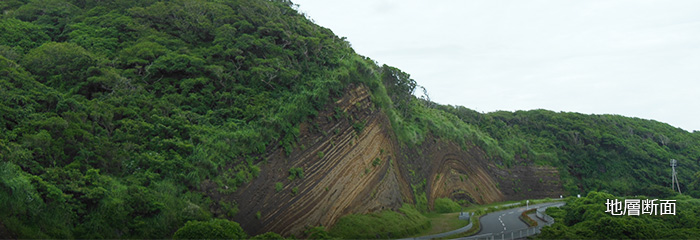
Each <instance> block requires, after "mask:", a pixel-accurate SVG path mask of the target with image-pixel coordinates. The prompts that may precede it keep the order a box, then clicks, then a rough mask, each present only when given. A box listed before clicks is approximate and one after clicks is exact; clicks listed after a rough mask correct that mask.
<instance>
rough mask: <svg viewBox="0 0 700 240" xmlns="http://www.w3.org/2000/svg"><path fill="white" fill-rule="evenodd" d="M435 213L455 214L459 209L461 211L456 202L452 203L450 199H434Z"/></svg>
mask: <svg viewBox="0 0 700 240" xmlns="http://www.w3.org/2000/svg"><path fill="white" fill-rule="evenodd" d="M433 209H434V210H435V212H438V213H451V212H457V211H459V210H460V209H462V206H459V204H457V203H456V202H454V201H452V199H449V198H438V199H435V204H434V208H433Z"/></svg>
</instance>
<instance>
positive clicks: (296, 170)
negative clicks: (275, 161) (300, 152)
mask: <svg viewBox="0 0 700 240" xmlns="http://www.w3.org/2000/svg"><path fill="white" fill-rule="evenodd" d="M297 178H299V179H304V169H303V168H300V167H293V168H290V169H289V177H288V179H289V180H294V179H297Z"/></svg>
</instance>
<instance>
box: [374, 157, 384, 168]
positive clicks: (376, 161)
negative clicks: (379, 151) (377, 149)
mask: <svg viewBox="0 0 700 240" xmlns="http://www.w3.org/2000/svg"><path fill="white" fill-rule="evenodd" d="M380 163H382V160H381V159H379V158H375V159H374V161H372V166H373V167H376V166H379V164H380Z"/></svg>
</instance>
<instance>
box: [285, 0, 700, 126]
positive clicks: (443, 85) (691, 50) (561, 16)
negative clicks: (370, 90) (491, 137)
mask: <svg viewBox="0 0 700 240" xmlns="http://www.w3.org/2000/svg"><path fill="white" fill-rule="evenodd" d="M294 2H295V3H296V4H299V10H300V11H301V12H305V13H306V14H307V15H308V16H309V17H310V18H311V19H313V20H315V22H316V23H317V24H319V25H321V26H324V27H327V28H330V29H331V30H333V32H334V33H335V34H336V35H338V36H341V37H347V38H348V41H349V42H350V43H351V44H352V46H353V48H354V49H355V51H356V52H357V53H359V54H361V55H364V56H367V57H370V58H372V59H374V60H376V61H378V62H379V63H380V64H387V65H390V66H395V67H397V68H399V69H401V70H403V71H404V72H407V73H409V74H411V77H412V78H413V79H415V80H416V81H417V82H418V84H419V85H422V86H425V87H426V88H427V89H428V93H429V95H430V97H431V99H432V100H433V101H435V102H438V103H441V104H451V105H462V106H465V107H467V108H471V109H474V110H477V111H479V112H492V111H497V110H508V111H515V110H531V109H548V110H553V111H565V112H580V113H587V114H590V113H595V114H619V115H623V116H630V117H639V118H645V119H654V120H658V121H661V122H666V123H669V124H671V125H673V126H676V127H680V128H683V129H685V130H688V131H693V130H700V79H699V78H700V1H681V0H674V1H643V0H629V1H615V0H600V1H591V0H587V1H561V0H548V1H520V0H519V1H515V0H514V1H497V0H483V1H464V0H452V1H448V0H439V1H414V0H355V1H347V0H342V1H341V0H295V1H294Z"/></svg>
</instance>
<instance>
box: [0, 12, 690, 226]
mask: <svg viewBox="0 0 700 240" xmlns="http://www.w3.org/2000/svg"><path fill="white" fill-rule="evenodd" d="M0 11H1V12H2V17H1V18H0V234H7V235H8V237H22V238H169V237H172V236H173V235H174V234H175V233H176V232H177V231H178V229H181V228H182V229H181V230H182V231H181V233H180V234H181V235H178V236H190V235H182V234H185V233H186V232H187V231H188V229H189V231H190V232H197V231H208V232H213V231H214V230H211V229H220V228H222V226H234V225H235V226H237V224H235V223H229V222H225V221H223V220H214V219H221V218H230V217H231V216H233V215H235V214H236V212H237V211H238V208H237V206H236V205H235V203H230V202H216V201H212V200H211V198H209V197H208V196H206V195H205V194H204V193H202V191H200V190H201V188H202V183H203V182H205V181H206V182H210V183H213V184H214V185H215V186H216V187H217V188H218V189H217V191H218V192H220V193H222V194H228V193H232V192H235V191H236V190H237V188H238V187H240V186H241V185H243V184H246V183H248V182H249V181H251V180H252V179H253V178H255V177H257V176H258V174H259V173H260V171H262V170H261V169H262V167H261V166H262V164H264V162H265V161H266V160H267V159H264V158H263V157H262V156H263V155H264V153H266V152H269V151H270V150H272V149H278V148H279V149H284V151H285V152H286V153H288V154H289V153H291V152H292V151H293V150H294V149H295V148H296V142H297V138H298V137H299V136H298V135H299V131H300V130H299V124H300V123H302V122H305V121H308V120H309V119H313V118H314V117H315V116H316V115H317V114H318V112H319V111H320V110H321V109H323V108H324V106H326V105H327V104H328V103H331V102H332V101H331V100H332V99H334V98H335V97H338V96H340V94H342V92H343V90H344V88H345V87H346V86H348V85H349V84H364V85H366V86H367V87H369V88H370V89H371V91H372V100H373V101H374V104H375V105H376V106H377V107H379V108H381V109H382V110H383V111H384V112H385V113H386V114H387V115H388V116H389V119H390V121H391V125H392V128H393V129H394V131H395V133H396V136H397V138H398V139H399V141H400V142H401V144H402V145H403V146H404V147H411V146H417V145H420V144H422V142H423V141H424V140H425V139H426V138H428V137H429V136H433V137H439V138H444V139H448V140H452V141H455V142H457V143H459V144H460V145H462V146H464V147H467V146H469V145H471V144H476V145H477V146H479V147H481V148H482V149H484V150H485V151H486V152H487V153H488V154H489V155H490V156H491V158H492V159H493V160H494V161H497V162H498V163H499V165H500V166H502V167H509V166H512V164H514V162H515V161H514V160H515V159H520V158H522V159H528V160H532V161H535V162H536V163H539V164H547V165H554V166H557V167H559V169H560V170H561V172H562V174H563V180H564V181H565V186H566V187H567V189H568V190H570V191H571V192H572V193H574V192H579V191H581V190H600V189H607V190H609V191H610V192H613V193H619V194H638V193H649V194H658V195H664V194H666V195H668V194H670V193H669V190H667V188H666V185H667V182H668V178H670V174H669V172H668V167H667V166H668V164H667V163H668V159H670V158H675V159H678V160H679V161H680V163H681V165H682V168H681V169H680V170H679V178H680V180H681V188H682V189H684V190H685V191H687V192H688V193H690V194H693V195H695V196H698V195H700V173H698V172H699V170H700V167H698V162H697V160H698V159H699V157H700V149H699V148H698V146H699V144H698V143H700V133H698V132H695V133H688V132H685V131H683V130H680V129H677V128H673V127H671V126H669V125H667V124H663V123H658V122H654V121H647V120H641V119H631V118H625V117H621V116H609V115H605V116H587V115H581V114H575V113H554V112H549V111H543V110H542V111H530V112H516V113H509V112H497V113H490V114H480V113H477V112H474V111H472V110H469V109H466V108H464V107H452V106H440V105H437V104H434V103H432V102H430V101H429V98H428V97H427V94H425V95H424V96H423V98H417V97H415V96H414V95H413V93H414V91H415V90H416V88H418V87H419V86H417V85H416V82H415V81H414V80H413V79H411V78H410V75H408V74H407V73H404V72H402V71H401V70H399V69H396V68H393V67H390V66H387V65H383V66H378V65H377V64H376V63H375V62H374V61H372V60H371V59H368V58H365V57H362V56H359V55H357V54H355V53H354V51H353V50H352V48H351V47H350V44H349V43H348V42H347V41H345V40H344V39H342V38H339V37H337V36H335V35H334V34H333V33H332V32H331V31H330V30H328V29H325V28H323V27H320V26H317V25H315V24H313V23H312V22H311V21H310V20H308V19H307V18H306V17H305V16H304V15H302V14H300V13H298V12H297V11H295V10H294V5H293V4H292V3H291V2H289V1H286V0H276V1H261V0H258V1H256V0H215V1H204V0H175V1H159V0H107V1H83V0H7V1H2V2H0ZM358 129H359V130H361V129H362V125H361V124H356V130H358ZM319 157H321V158H322V157H323V154H322V153H320V154H319ZM289 172H290V178H291V179H294V178H299V179H303V177H304V175H303V169H301V168H299V169H290V170H289ZM412 181H414V180H412ZM421 181H422V180H420V179H416V180H415V182H413V184H415V185H416V186H420V182H421ZM423 185H424V182H423ZM414 189H415V191H416V194H415V195H416V196H422V199H423V201H422V202H427V201H425V200H424V199H425V192H423V193H419V192H420V191H424V190H421V189H420V188H414ZM417 202H419V203H420V202H421V201H420V200H418V201H417ZM438 205H439V206H440V209H442V206H443V205H442V203H440V204H438ZM445 208H448V209H454V208H455V206H454V205H453V204H446V205H445ZM419 209H421V210H425V208H424V207H420V206H419ZM441 211H442V210H441ZM445 211H446V210H445ZM414 212H416V211H415V209H413V208H412V207H410V206H406V207H404V208H402V214H399V213H396V212H393V213H388V212H384V213H381V214H379V215H378V216H386V217H388V218H393V219H401V218H408V219H409V221H413V222H414V223H417V224H415V226H423V224H425V223H424V222H423V220H421V219H422V218H420V217H419V216H417V215H414V214H413V213H414ZM392 214H399V215H400V216H398V215H396V216H395V215H392ZM357 218H358V219H359V218H360V217H357ZM348 221H350V220H348ZM368 221H369V220H368ZM412 226H413V225H412ZM243 230H245V229H243ZM222 231H223V232H222V233H221V234H225V235H222V236H233V235H228V234H234V233H232V232H230V231H228V230H226V229H223V230H222ZM337 231H341V230H337ZM387 231H388V232H392V231H393V230H387ZM341 232H342V231H341ZM334 233H335V232H334ZM235 234H238V235H237V236H247V235H245V233H244V232H242V233H241V232H238V231H235ZM309 234H310V236H311V235H313V236H320V235H314V234H321V235H322V234H324V233H323V232H322V231H316V230H313V229H312V230H310V233H309ZM396 234H398V232H397V233H396ZM265 236H273V234H272V233H268V235H265ZM338 236H346V235H343V234H341V233H338ZM392 236H394V235H392ZM263 237H264V236H263Z"/></svg>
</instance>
